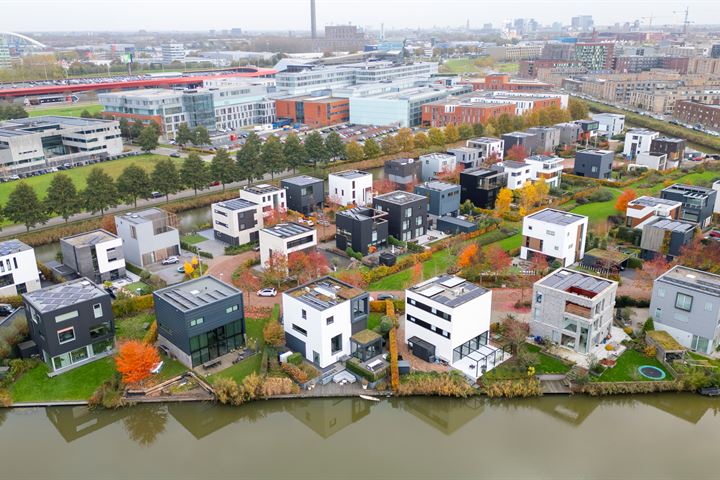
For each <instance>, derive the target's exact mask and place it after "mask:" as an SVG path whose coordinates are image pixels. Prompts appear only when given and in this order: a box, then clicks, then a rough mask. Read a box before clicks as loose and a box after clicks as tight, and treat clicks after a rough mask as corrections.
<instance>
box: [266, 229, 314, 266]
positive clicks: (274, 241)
mask: <svg viewBox="0 0 720 480" xmlns="http://www.w3.org/2000/svg"><path fill="white" fill-rule="evenodd" d="M259 240H260V264H261V265H263V266H265V265H267V263H268V260H270V257H272V256H273V254H276V253H279V254H281V255H283V256H284V257H285V258H287V256H288V255H290V254H291V253H293V252H300V251H302V250H307V249H310V248H313V247H315V245H317V230H315V229H314V228H312V227H307V226H305V225H301V224H299V223H294V222H290V223H279V224H277V225H275V226H272V227H267V228H263V229H262V230H260V235H259Z"/></svg>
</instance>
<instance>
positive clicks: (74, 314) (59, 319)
mask: <svg viewBox="0 0 720 480" xmlns="http://www.w3.org/2000/svg"><path fill="white" fill-rule="evenodd" d="M77 316H78V311H77V310H73V311H72V312H67V313H63V314H60V315H56V316H55V322H56V323H60V322H64V321H65V320H70V319H73V318H77Z"/></svg>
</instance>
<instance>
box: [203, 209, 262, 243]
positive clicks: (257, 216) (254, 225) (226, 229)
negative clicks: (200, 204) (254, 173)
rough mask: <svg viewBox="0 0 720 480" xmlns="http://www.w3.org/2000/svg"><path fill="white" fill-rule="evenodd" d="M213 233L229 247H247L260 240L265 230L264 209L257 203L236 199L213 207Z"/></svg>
mask: <svg viewBox="0 0 720 480" xmlns="http://www.w3.org/2000/svg"><path fill="white" fill-rule="evenodd" d="M211 211H212V223H213V233H214V235H215V238H216V239H217V240H220V241H221V242H224V243H227V244H229V245H245V244H247V243H250V242H257V241H258V240H259V232H260V229H261V228H263V213H262V208H261V206H260V205H258V204H257V203H255V202H250V201H248V200H243V199H242V198H235V199H232V200H225V201H222V202H218V203H213V204H212V206H211Z"/></svg>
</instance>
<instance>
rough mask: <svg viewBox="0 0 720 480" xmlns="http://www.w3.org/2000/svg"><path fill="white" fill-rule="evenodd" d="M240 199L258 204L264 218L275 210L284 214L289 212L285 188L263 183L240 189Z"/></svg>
mask: <svg viewBox="0 0 720 480" xmlns="http://www.w3.org/2000/svg"><path fill="white" fill-rule="evenodd" d="M240 198H241V199H242V200H247V201H248V202H253V203H257V204H258V205H260V206H261V207H262V211H263V216H265V217H267V216H269V215H271V214H272V212H273V210H275V211H278V212H284V211H285V210H287V195H286V192H285V189H284V188H280V187H276V186H275V185H268V184H266V183H263V184H261V185H252V186H249V187H245V188H241V189H240Z"/></svg>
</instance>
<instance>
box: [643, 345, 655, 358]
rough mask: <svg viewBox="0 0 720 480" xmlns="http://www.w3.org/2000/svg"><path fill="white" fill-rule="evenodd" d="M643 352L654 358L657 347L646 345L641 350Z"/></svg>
mask: <svg viewBox="0 0 720 480" xmlns="http://www.w3.org/2000/svg"><path fill="white" fill-rule="evenodd" d="M643 353H644V354H645V356H646V357H650V358H655V355H657V348H655V345H648V346H646V347H645V349H644V350H643Z"/></svg>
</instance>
